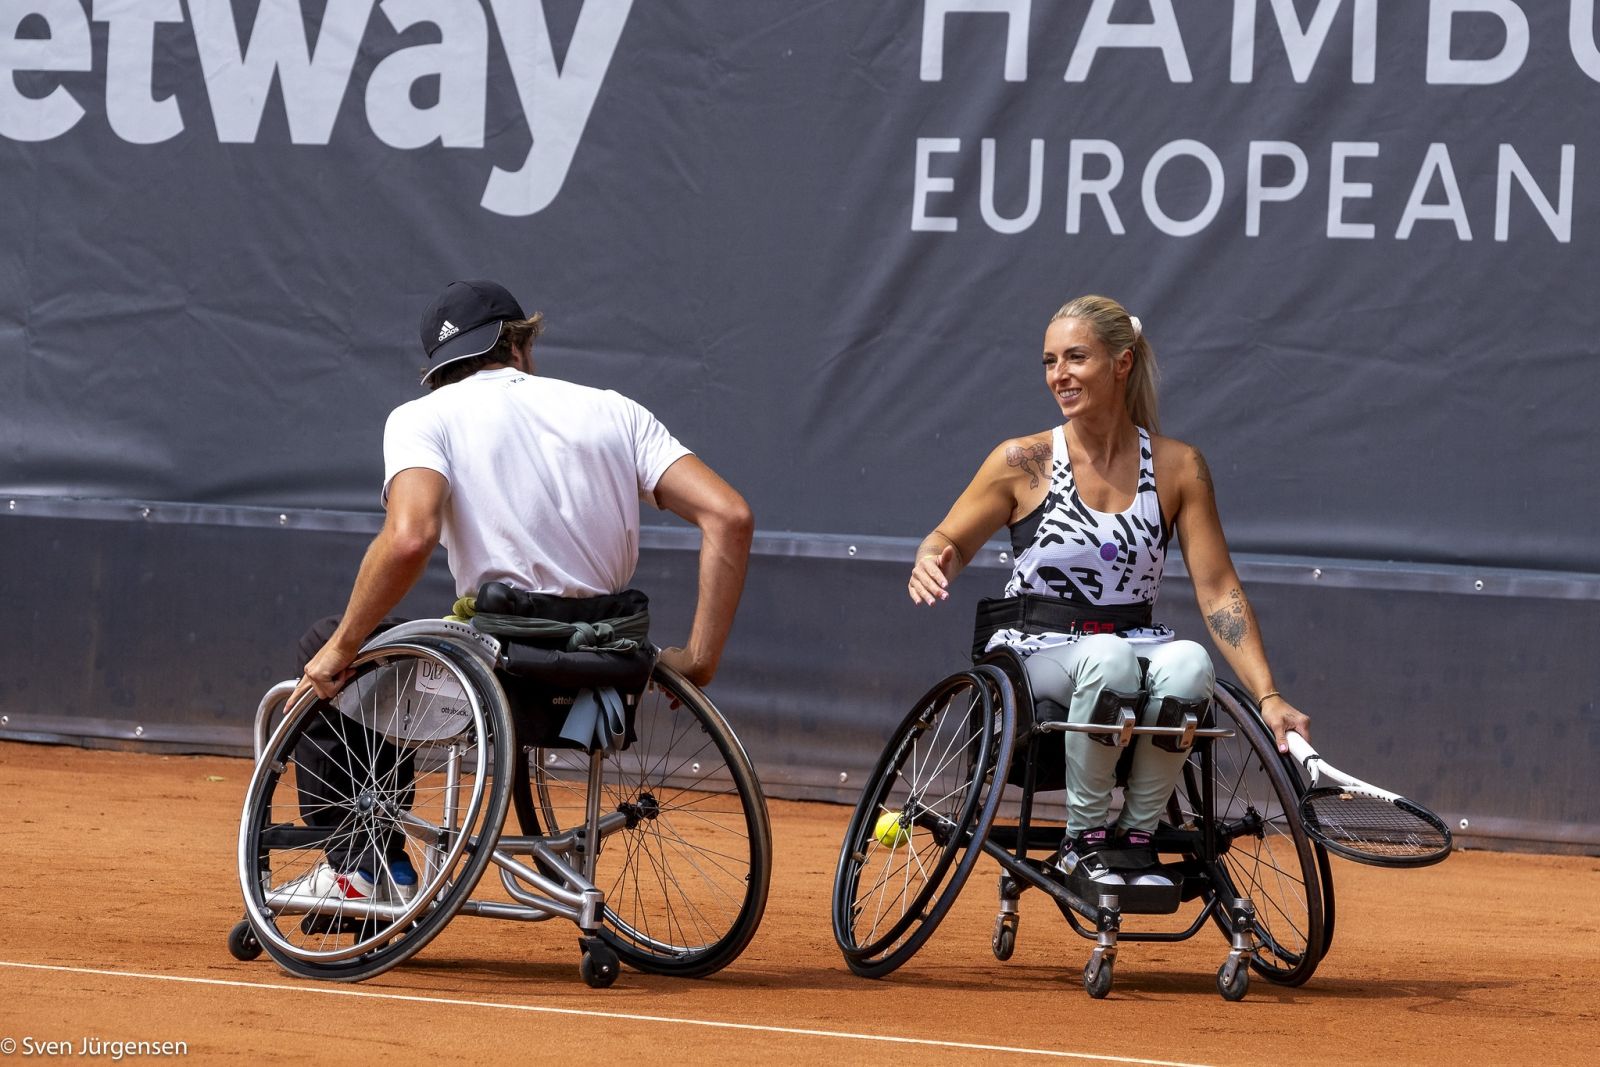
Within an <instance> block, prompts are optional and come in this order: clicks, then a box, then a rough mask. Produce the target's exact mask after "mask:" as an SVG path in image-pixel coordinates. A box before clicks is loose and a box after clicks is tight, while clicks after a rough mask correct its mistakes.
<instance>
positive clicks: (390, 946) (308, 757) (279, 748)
mask: <svg viewBox="0 0 1600 1067" xmlns="http://www.w3.org/2000/svg"><path fill="white" fill-rule="evenodd" d="M352 666H353V668H354V670H355V672H356V677H357V679H358V680H357V681H353V682H352V683H351V684H350V685H349V686H347V688H346V690H345V691H344V692H343V693H342V694H341V696H340V697H339V698H338V704H339V707H340V711H330V710H326V706H325V705H319V704H318V702H316V701H314V700H312V699H310V698H309V695H308V697H307V698H303V699H302V700H301V701H300V703H299V704H298V705H297V706H295V707H293V708H291V709H290V710H289V713H288V715H287V716H286V717H285V718H284V721H283V722H281V723H280V724H279V726H278V728H277V730H276V731H274V733H273V735H272V737H271V738H270V739H269V741H268V743H267V745H266V748H265V751H264V756H263V758H262V759H261V760H260V761H259V762H258V763H257V765H256V768H255V771H254V773H253V774H252V777H251V783H250V787H249V790H248V793H247V800H246V818H245V819H244V820H243V824H242V827H241V832H240V842H239V868H240V870H239V874H240V882H241V886H242V888H243V890H244V896H245V905H246V910H247V912H248V914H249V916H250V921H251V924H252V926H253V927H254V928H255V931H256V933H257V936H258V938H259V940H260V941H261V943H262V946H263V947H264V948H266V949H267V951H268V952H269V953H271V954H272V955H273V957H274V958H275V959H277V960H278V961H279V962H280V963H283V964H284V965H285V966H290V967H291V968H294V967H295V966H296V965H304V966H305V968H307V969H309V971H310V972H311V973H322V972H323V971H326V973H328V974H329V975H330V976H336V975H337V973H338V972H340V971H344V970H357V969H362V968H364V967H366V966H367V965H368V964H369V963H370V961H372V960H373V959H374V958H376V957H379V956H391V955H392V956H393V957H395V959H396V962H397V961H398V959H399V958H403V957H404V956H406V955H409V954H410V952H412V951H415V950H416V948H420V947H421V943H423V942H425V941H426V940H427V939H428V938H430V937H431V936H432V935H433V933H435V932H436V931H437V928H438V926H439V925H442V922H443V921H444V919H447V918H448V916H442V917H440V919H439V921H438V922H437V923H435V922H431V921H428V920H429V918H430V917H429V916H428V913H429V912H430V911H432V910H436V909H437V908H438V907H439V904H440V901H441V900H442V899H446V898H448V899H451V900H452V901H454V902H457V903H458V902H459V900H460V899H464V898H465V894H466V892H467V891H469V890H470V888H471V885H470V884H465V885H462V884H461V883H470V882H474V881H476V878H477V875H478V874H479V873H481V871H482V868H483V865H484V864H485V863H486V862H487V859H488V857H487V854H486V851H485V850H483V849H478V850H474V849H472V848H471V847H470V846H471V845H472V843H473V842H474V841H478V842H480V843H481V842H483V840H484V837H485V834H486V833H487V834H488V836H490V837H492V836H493V835H494V832H495V831H497V830H498V826H497V825H496V826H494V827H490V826H489V822H490V821H491V818H490V817H491V816H492V815H493V812H494V809H495V808H496V804H495V803H494V802H493V800H492V794H493V790H494V787H493V774H494V765H493V760H492V757H491V750H492V748H493V746H492V744H489V743H487V739H488V738H490V737H492V736H493V735H492V732H491V730H490V726H489V722H490V717H489V714H488V713H487V711H486V709H485V708H484V706H483V705H482V703H481V701H480V699H479V691H478V688H477V683H481V682H482V679H481V678H477V677H475V676H473V675H469V674H468V673H467V671H466V670H463V668H462V667H461V666H460V665H459V664H458V663H456V662H454V661H453V660H452V658H451V657H450V656H449V655H447V654H444V653H442V652H440V651H437V650H434V649H431V648H427V647H423V646H420V645H412V644H406V645H400V646H395V647H392V648H387V649H383V648H380V649H377V650H374V651H371V652H367V653H363V654H362V655H361V656H359V657H357V659H356V661H355V662H354V664H353V665H352ZM319 720H320V721H319ZM330 731H331V732H330ZM452 731H453V732H452ZM334 738H338V739H340V740H342V741H343V742H344V745H343V746H342V749H341V748H340V747H337V746H335V745H333V744H331V743H330V742H331V741H332V740H333V739H334ZM318 756H321V757H323V760H324V761H325V762H331V763H332V764H333V765H334V766H336V767H338V768H342V773H343V774H344V775H347V776H348V781H347V782H346V781H340V780H338V778H339V772H338V771H335V770H331V769H330V767H329V766H325V765H324V766H319V765H318V759H317V757H318ZM302 761H304V762H302ZM407 769H409V770H410V772H411V774H410V776H409V777H410V780H411V784H410V786H409V787H407V786H406V785H405V779H406V777H407V774H406V771H407ZM302 787H303V789H304V793H303V794H302ZM501 810H502V811H503V806H502V807H501ZM312 823H315V824H316V825H312ZM391 842H393V844H395V845H397V846H398V847H399V849H402V850H403V851H404V852H405V854H406V856H407V858H408V859H409V860H410V862H411V865H412V867H413V869H414V870H415V872H416V873H417V876H418V879H417V883H418V884H417V886H416V888H415V890H413V891H412V893H411V894H409V896H410V899H409V900H407V899H406V894H405V891H404V888H403V887H400V886H398V885H397V884H396V883H395V880H394V875H393V874H392V873H391V870H390V867H389V865H388V863H387V858H388V857H389V856H391V855H393V851H394V850H393V849H391V848H390V847H389V846H390V843H391ZM475 852H476V853H482V855H481V858H480V857H479V856H478V855H476V854H475ZM329 855H333V856H338V857H343V858H342V859H339V860H336V861H335V863H334V864H329V863H327V862H326V859H327V857H328V856H329ZM356 857H360V858H359V859H357V858H356ZM352 863H354V864H357V865H359V866H360V867H362V868H363V869H364V870H366V871H367V872H368V873H369V874H370V876H371V881H372V884H373V888H374V892H372V893H371V895H370V896H368V897H366V898H365V901H364V902H349V901H346V900H344V899H342V894H340V893H330V892H327V890H328V889H330V888H331V887H332V883H333V881H334V878H333V874H334V872H333V867H334V866H338V867H340V868H342V869H345V870H348V869H349V867H350V865H351V864H352Z"/></svg>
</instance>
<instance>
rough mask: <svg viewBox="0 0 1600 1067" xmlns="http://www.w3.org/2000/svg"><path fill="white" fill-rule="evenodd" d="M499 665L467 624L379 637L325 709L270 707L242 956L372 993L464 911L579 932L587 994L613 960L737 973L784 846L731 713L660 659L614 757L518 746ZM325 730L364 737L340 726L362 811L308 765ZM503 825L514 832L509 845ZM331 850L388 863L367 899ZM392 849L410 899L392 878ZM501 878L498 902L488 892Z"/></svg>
mask: <svg viewBox="0 0 1600 1067" xmlns="http://www.w3.org/2000/svg"><path fill="white" fill-rule="evenodd" d="M502 652H503V650H502V647H501V644H500V642H499V641H497V640H496V639H495V638H493V637H489V636H487V635H485V634H481V633H478V632H477V631H476V630H473V629H472V628H471V627H468V626H464V625H461V624H458V623H452V622H443V621H432V620H424V621H419V622H414V623H408V624H405V625H403V626H399V627H396V628H394V629H392V630H389V631H387V632H385V633H383V634H381V635H379V636H378V637H375V638H373V639H372V640H371V641H369V642H368V643H367V645H366V646H365V647H364V648H363V649H362V651H361V653H360V655H358V656H357V657H356V659H355V661H354V662H353V664H352V667H353V669H354V671H355V678H354V680H353V681H352V682H351V683H350V684H349V685H348V686H347V687H346V688H345V690H344V691H343V692H342V693H341V694H340V695H339V697H337V698H336V699H335V701H334V704H335V709H330V708H329V707H328V705H327V704H326V703H325V702H320V701H317V700H315V699H314V697H313V696H312V695H310V694H307V695H306V696H305V697H303V698H302V699H300V700H299V701H296V702H294V704H293V705H292V706H289V699H290V696H291V694H292V693H293V690H294V684H295V683H294V682H292V681H288V682H282V683H279V684H278V685H276V686H274V687H273V688H272V689H271V690H269V691H268V693H267V694H266V696H265V697H264V698H263V699H262V701H261V704H260V707H259V708H258V709H257V718H256V764H255V768H254V771H253V773H252V776H251V780H250V784H249V787H248V789H247V791H246V797H245V803H244V810H243V813H242V816H241V820H240V829H239V842H238V869H239V881H240V887H241V890H242V891H243V895H244V904H245V918H244V920H243V921H241V922H239V923H238V924H237V925H236V926H235V927H234V928H233V930H232V931H231V932H230V934H229V937H228V947H229V950H230V951H231V952H232V953H233V955H234V956H235V957H236V958H238V959H242V960H243V959H254V958H256V957H258V956H259V955H260V954H261V952H262V951H263V950H265V951H266V953H267V954H268V955H269V956H270V957H271V958H272V959H273V960H274V961H275V962H276V963H277V964H278V965H279V966H280V967H282V968H283V969H284V970H286V971H288V972H289V973H291V974H296V975H300V976H303V977H308V978H320V979H331V980H337V981H361V980H364V979H367V978H371V977H373V976H375V975H378V974H381V973H383V972H384V971H387V970H389V969H390V968H391V967H394V966H395V965H396V964H398V963H400V962H402V961H403V960H405V959H407V958H409V957H410V956H412V955H413V954H415V953H416V952H418V951H419V950H420V949H422V948H423V947H424V946H425V945H426V944H427V943H428V942H429V941H430V940H432V939H433V937H435V936H436V935H437V934H438V933H439V932H440V931H441V930H442V929H443V928H444V927H445V925H446V924H447V923H449V922H450V920H451V919H452V918H453V917H454V916H455V915H457V914H459V913H465V914H469V915H478V916H483V917H488V918H496V919H511V920H518V921H523V922H536V921H542V920H546V919H551V918H563V919H567V920H569V921H571V922H572V923H574V924H575V925H576V926H577V927H578V930H579V939H578V940H579V946H580V948H581V950H582V959H581V962H580V965H579V971H580V974H581V975H582V977H583V979H584V980H585V981H586V982H587V983H588V984H589V985H590V986H593V987H597V988H599V987H604V986H609V985H610V984H611V983H612V982H613V981H615V979H616V977H617V974H618V971H619V964H620V963H627V964H628V965H630V966H631V967H634V968H636V969H638V970H641V971H646V972H650V973H657V974H667V975H677V976H682V977H698V976H702V975H706V974H710V973H712V972H714V971H717V970H719V969H721V968H722V967H725V966H727V964H729V963H730V962H732V961H733V960H734V959H735V958H737V957H738V955H739V954H740V953H741V952H742V951H743V950H744V948H745V946H746V945H748V944H749V942H750V939H751V938H752V937H753V936H754V935H755V931H756V928H757V926H758V925H759V923H760V921H761V917H762V913H763V911H764V909H765V907H766V900H767V893H768V889H769V887H770V883H771V863H772V835H771V828H770V824H769V822H768V816H767V808H766V800H765V797H764V796H763V794H762V791H761V786H760V783H759V781H758V780H757V778H756V775H755V771H754V769H753V768H752V767H751V765H750V761H749V758H748V757H747V756H746V755H745V752H744V749H743V747H742V746H741V745H740V743H739V740H738V738H737V737H735V735H734V733H733V731H732V730H731V729H730V728H729V727H728V724H727V722H726V720H725V719H724V718H723V717H722V715H721V713H720V712H718V710H717V709H716V707H715V706H714V705H713V704H712V703H711V702H710V701H709V700H708V699H707V698H706V696H705V694H704V693H702V692H701V691H700V690H699V689H698V688H697V687H695V686H694V685H693V684H691V683H690V682H688V681H687V680H685V679H684V678H683V677H682V676H680V675H678V674H677V673H676V672H674V671H672V670H670V669H669V668H667V667H665V666H663V665H661V664H660V663H657V664H655V666H654V668H653V670H652V673H651V675H650V679H649V682H648V684H647V685H646V686H645V688H644V690H643V691H642V692H641V693H639V694H635V695H632V696H630V697H628V708H627V718H628V723H629V729H628V735H629V737H628V740H629V743H628V744H627V745H626V746H625V747H623V748H621V749H620V750H611V751H605V750H597V749H591V748H586V747H581V746H576V745H573V744H572V743H570V742H562V741H560V740H558V739H556V738H554V737H553V736H539V737H537V738H533V739H529V740H526V741H523V740H519V738H518V734H517V729H516V726H515V725H514V719H513V710H514V709H513V708H512V707H511V705H510V703H509V702H508V699H507V696H506V691H505V689H504V688H503V687H502V684H501V679H500V677H498V676H497V673H496V672H497V668H498V667H499V666H500V665H501V664H503V662H504V657H503V655H502ZM329 716H343V717H344V718H345V719H348V720H351V721H353V722H354V723H355V724H356V727H357V728H355V729H350V728H349V727H348V725H347V724H346V725H345V726H344V727H343V728H345V729H346V732H349V733H353V734H354V736H355V737H356V738H358V743H356V744H353V745H349V746H345V747H344V748H343V749H342V750H341V751H340V752H339V753H338V754H337V758H338V759H339V760H340V761H342V763H341V764H340V766H341V767H342V769H343V770H344V771H346V772H348V780H350V781H354V782H355V783H356V788H355V790H354V791H353V795H350V794H349V792H348V791H347V790H346V789H344V788H342V787H341V788H337V789H336V788H334V787H333V786H332V785H331V784H329V783H327V782H326V781H319V780H318V777H319V772H318V771H316V770H313V769H311V768H313V767H319V766H322V764H321V763H319V762H317V761H316V760H313V759H311V758H309V757H310V756H325V755H327V753H325V752H323V751H322V750H321V749H322V746H321V743H320V742H318V741H317V738H318V737H319V736H320V735H319V734H318V733H317V732H316V724H317V720H318V718H319V717H322V718H324V719H326V718H327V717H329ZM306 745H310V746H311V747H310V748H306V747H302V746H306ZM402 768H403V769H402ZM512 815H514V816H515V818H516V820H517V828H518V829H519V830H520V833H517V834H509V833H505V832H503V827H504V824H505V823H506V821H507V819H508V816H512ZM330 846H338V847H340V848H342V849H343V850H345V851H347V852H348V851H353V850H365V852H366V853H367V854H370V855H378V856H384V857H385V858H384V859H383V860H382V861H381V862H373V863H372V864H371V866H372V867H373V868H374V870H373V872H372V874H371V878H372V879H373V887H372V891H371V892H370V894H369V895H368V896H365V897H362V898H360V899H350V898H349V897H348V895H347V894H346V893H345V892H344V891H343V887H341V889H340V892H337V893H332V892H329V891H328V890H329V880H330V879H331V878H332V877H333V876H332V875H331V874H330V873H329V872H330V871H331V868H329V867H328V865H327V863H326V862H325V859H324V857H325V852H326V850H328V849H329V848H330ZM399 851H403V852H404V854H405V857H406V858H407V859H409V860H410V861H411V864H412V867H413V869H414V870H415V872H416V874H417V880H416V881H417V884H416V885H415V887H414V888H413V887H412V886H410V885H408V884H401V883H400V882H399V881H398V880H397V879H396V877H395V876H394V875H393V874H392V873H390V868H389V866H388V857H392V856H394V855H395V854H396V853H397V852H399ZM491 863H492V864H494V865H495V866H496V867H498V868H499V870H500V883H501V886H500V888H501V892H500V893H499V894H497V896H496V897H495V898H494V899H490V898H488V897H486V896H484V895H481V894H479V893H478V892H477V891H478V889H479V880H480V878H481V877H482V875H483V874H484V872H485V871H486V870H487V868H488V866H489V865H490V864H491ZM319 879H320V881H319Z"/></svg>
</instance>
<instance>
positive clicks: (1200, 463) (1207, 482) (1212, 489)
mask: <svg viewBox="0 0 1600 1067" xmlns="http://www.w3.org/2000/svg"><path fill="white" fill-rule="evenodd" d="M1194 462H1195V467H1196V468H1197V469H1196V472H1195V473H1197V474H1198V475H1199V476H1200V484H1201V485H1204V486H1205V487H1206V491H1207V492H1208V493H1210V494H1211V495H1212V496H1216V495H1217V487H1216V485H1215V484H1214V483H1213V482H1212V481H1211V468H1210V467H1209V466H1207V465H1206V457H1204V456H1202V455H1201V454H1200V450H1199V449H1198V448H1197V449H1195V450H1194Z"/></svg>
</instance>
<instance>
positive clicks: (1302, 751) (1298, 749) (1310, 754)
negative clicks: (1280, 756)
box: [1288, 730, 1321, 767]
mask: <svg viewBox="0 0 1600 1067" xmlns="http://www.w3.org/2000/svg"><path fill="white" fill-rule="evenodd" d="M1288 736H1289V755H1291V756H1293V757H1294V758H1295V760H1296V761H1298V762H1299V764H1300V766H1302V767H1304V766H1305V765H1306V761H1307V760H1313V759H1320V758H1321V757H1320V756H1318V755H1317V750H1316V749H1314V748H1312V747H1311V742H1310V741H1307V740H1306V739H1305V738H1303V737H1301V736H1300V735H1299V734H1297V733H1295V732H1294V731H1293V730H1290V731H1289V735H1288Z"/></svg>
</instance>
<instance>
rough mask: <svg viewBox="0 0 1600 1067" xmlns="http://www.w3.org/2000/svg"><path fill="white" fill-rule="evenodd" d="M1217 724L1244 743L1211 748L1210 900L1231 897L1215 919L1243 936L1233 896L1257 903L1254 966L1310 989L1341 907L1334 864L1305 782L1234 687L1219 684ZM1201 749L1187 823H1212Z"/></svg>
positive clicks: (1187, 800)
mask: <svg viewBox="0 0 1600 1067" xmlns="http://www.w3.org/2000/svg"><path fill="white" fill-rule="evenodd" d="M1215 697H1216V699H1215V701H1214V704H1213V706H1214V707H1215V708H1216V713H1217V714H1216V724H1217V725H1218V726H1224V727H1230V728H1232V729H1233V731H1234V736H1233V737H1231V738H1224V739H1219V740H1216V741H1213V742H1212V743H1211V759H1212V763H1211V773H1212V788H1213V790H1214V794H1215V796H1214V810H1212V811H1211V813H1210V816H1211V818H1210V821H1211V827H1212V829H1213V830H1214V832H1215V834H1216V841H1217V851H1218V857H1217V864H1216V869H1215V870H1216V874H1215V876H1214V879H1213V881H1214V884H1213V885H1211V886H1209V887H1208V888H1207V890H1206V896H1207V899H1208V900H1211V899H1213V898H1215V897H1217V896H1221V897H1222V898H1223V899H1222V900H1221V901H1218V906H1217V907H1216V908H1215V910H1214V911H1213V913H1212V914H1213V918H1214V919H1215V920H1216V923H1217V925H1218V927H1219V928H1220V929H1221V930H1222V933H1223V935H1224V936H1230V937H1231V935H1232V933H1233V930H1232V925H1231V924H1232V919H1231V918H1230V917H1229V916H1230V909H1229V907H1228V906H1227V905H1228V899H1229V898H1239V897H1243V898H1246V899H1248V900H1249V901H1250V902H1251V903H1252V904H1253V905H1254V913H1255V914H1254V916H1253V918H1252V920H1251V924H1252V928H1251V930H1250V931H1249V935H1250V939H1251V941H1252V943H1253V945H1254V949H1253V951H1252V952H1251V954H1250V957H1249V958H1250V967H1251V969H1252V970H1254V971H1255V972H1256V973H1257V974H1259V975H1261V976H1262V977H1263V978H1265V979H1267V980H1268V981H1270V982H1276V983H1278V984H1280V985H1290V986H1295V985H1300V984H1301V983H1303V982H1305V981H1306V980H1307V979H1308V978H1310V977H1311V975H1312V972H1314V971H1315V970H1316V968H1317V963H1318V961H1320V960H1321V958H1322V954H1323V952H1324V950H1325V949H1326V944H1327V943H1326V936H1327V934H1328V927H1327V919H1328V918H1329V917H1330V910H1331V900H1330V901H1329V902H1328V903H1327V905H1325V904H1324V899H1323V887H1324V884H1325V882H1326V878H1327V864H1326V859H1325V858H1319V857H1318V855H1317V852H1316V849H1315V848H1314V847H1313V845H1312V842H1311V840H1310V838H1309V837H1308V836H1307V835H1306V832H1305V828H1304V826H1302V825H1301V821H1300V814H1299V810H1298V803H1299V795H1300V794H1299V780H1298V778H1296V777H1295V776H1294V775H1293V773H1292V772H1291V770H1290V769H1289V767H1288V766H1286V764H1285V762H1284V761H1283V759H1282V758H1281V757H1280V754H1279V753H1278V750H1277V746H1276V744H1275V743H1274V742H1273V739H1272V734H1271V733H1270V732H1269V731H1268V730H1267V728H1266V726H1265V725H1264V724H1263V723H1262V722H1261V719H1260V716H1259V714H1258V712H1257V711H1256V708H1255V705H1254V704H1253V703H1251V702H1250V701H1249V698H1248V697H1246V696H1245V695H1244V693H1243V692H1242V691H1241V690H1239V689H1237V688H1236V687H1234V686H1232V685H1231V684H1229V683H1227V682H1221V683H1219V684H1218V688H1217V690H1216V694H1215ZM1201 751H1202V750H1201V747H1200V746H1197V747H1196V750H1195V754H1194V755H1192V756H1191V757H1190V759H1189V762H1188V763H1186V764H1185V765H1184V768H1183V777H1182V780H1181V781H1180V783H1179V788H1178V793H1177V796H1176V798H1175V803H1176V804H1177V805H1178V807H1179V809H1180V810H1179V816H1178V817H1179V818H1180V819H1181V820H1183V821H1185V822H1189V821H1192V822H1193V823H1194V824H1195V825H1197V826H1200V825H1202V824H1203V823H1204V822H1205V821H1206V810H1207V809H1206V805H1205V802H1204V800H1203V795H1204V784H1205V783H1204V774H1205V767H1206V764H1205V761H1204V759H1203V757H1202V755H1201Z"/></svg>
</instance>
